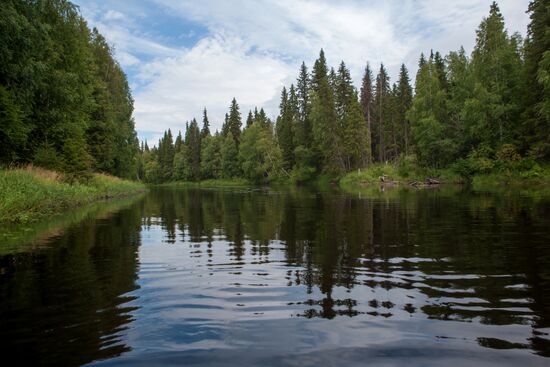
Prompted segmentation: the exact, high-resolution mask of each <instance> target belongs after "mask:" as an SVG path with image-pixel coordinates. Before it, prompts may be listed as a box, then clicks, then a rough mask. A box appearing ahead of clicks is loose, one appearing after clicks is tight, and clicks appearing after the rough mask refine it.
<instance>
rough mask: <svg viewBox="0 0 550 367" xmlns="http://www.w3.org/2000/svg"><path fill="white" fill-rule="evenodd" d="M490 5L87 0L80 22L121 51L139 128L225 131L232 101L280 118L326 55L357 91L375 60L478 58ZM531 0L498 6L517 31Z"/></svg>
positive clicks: (486, 1)
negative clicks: (206, 118) (281, 102)
mask: <svg viewBox="0 0 550 367" xmlns="http://www.w3.org/2000/svg"><path fill="white" fill-rule="evenodd" d="M491 2H492V0H462V1H460V2H452V3H451V2H442V1H439V0H405V1H382V0H372V1H353V0H350V1H327V0H325V1H308V0H279V1H267V0H257V1H252V0H232V1H223V0H203V1H200V2H197V1H190V0H146V1H137V0H135V1H124V2H120V1H115V0H106V1H99V0H80V1H78V0H77V1H76V3H77V4H78V5H79V6H80V8H81V11H82V14H83V15H84V17H85V18H86V19H87V21H88V22H89V23H90V25H91V26H95V27H97V28H98V29H99V30H100V32H101V33H103V34H104V35H105V36H106V38H107V40H108V41H109V42H110V43H111V44H113V45H114V46H115V52H116V56H117V59H118V60H119V62H120V63H121V65H122V66H123V68H124V69H125V71H126V72H127V74H128V78H129V81H130V85H131V87H132V90H133V95H134V98H135V113H134V116H135V120H136V129H137V130H138V134H139V135H140V137H141V138H144V139H148V140H150V141H153V142H154V141H155V140H156V139H157V138H158V137H159V136H160V135H161V134H162V132H163V131H164V130H166V129H168V128H172V129H173V130H178V129H183V127H184V126H185V122H186V121H188V120H190V119H192V118H193V117H197V118H198V117H200V116H201V113H202V109H203V108H204V107H206V108H207V109H208V111H209V115H210V120H211V124H212V127H213V128H214V129H219V128H220V127H221V124H222V122H223V117H224V114H225V112H227V109H228V106H229V103H230V101H231V99H232V98H233V97H235V98H237V101H238V102H239V104H240V106H241V112H242V113H243V115H244V114H246V113H247V112H248V110H249V109H252V108H254V106H258V107H265V109H266V112H267V113H268V115H269V116H271V117H275V116H276V115H277V108H278V99H279V93H280V90H281V89H282V87H283V86H284V85H288V84H290V83H292V82H294V80H295V78H296V77H297V73H298V68H299V65H300V64H301V62H302V61H305V62H306V64H307V65H308V66H311V65H312V64H313V61H314V60H315V59H316V58H317V56H318V53H319V50H320V49H321V48H324V50H325V53H326V55H327V59H328V61H329V63H330V64H331V65H334V66H337V65H338V63H339V62H340V61H341V60H344V61H345V62H346V64H347V65H348V67H349V68H350V69H351V72H352V77H353V78H354V80H355V82H356V83H359V81H360V78H361V76H362V72H363V70H364V67H365V65H366V63H367V61H369V62H370V63H371V65H372V66H373V68H374V69H377V68H378V67H379V65H380V63H382V62H383V63H384V64H385V65H386V67H387V68H388V69H389V71H390V75H391V76H396V75H397V71H398V69H399V66H400V64H401V63H402V62H404V63H405V64H406V65H407V67H408V68H409V70H410V72H411V75H414V72H415V71H416V63H417V60H418V57H419V55H420V53H421V52H424V53H429V52H430V49H434V50H438V51H440V52H442V53H447V52H448V51H450V50H456V49H458V48H459V47H460V46H464V47H465V48H466V50H467V51H468V52H469V51H471V49H472V47H473V44H474V42H475V29H476V28H477V26H478V24H479V23H480V22H481V20H482V18H483V17H484V16H486V14H487V13H488V10H489V6H490V4H491ZM528 2H529V1H528V0H502V1H498V3H499V6H500V8H501V11H502V13H503V15H504V17H505V19H506V24H507V27H508V31H509V32H510V33H513V32H520V33H521V34H522V35H524V34H525V32H526V26H527V23H528V21H529V19H528V16H527V15H526V14H525V11H526V9H527V5H528Z"/></svg>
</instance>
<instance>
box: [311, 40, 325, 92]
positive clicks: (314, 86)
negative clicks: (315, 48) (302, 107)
mask: <svg viewBox="0 0 550 367" xmlns="http://www.w3.org/2000/svg"><path fill="white" fill-rule="evenodd" d="M327 76H328V67H327V60H326V59H325V52H324V51H323V49H321V51H320V52H319V58H318V59H317V60H316V61H315V64H314V65H313V74H312V75H311V90H312V91H315V92H317V91H318V90H319V87H320V85H321V82H322V81H323V80H325V79H326V78H327Z"/></svg>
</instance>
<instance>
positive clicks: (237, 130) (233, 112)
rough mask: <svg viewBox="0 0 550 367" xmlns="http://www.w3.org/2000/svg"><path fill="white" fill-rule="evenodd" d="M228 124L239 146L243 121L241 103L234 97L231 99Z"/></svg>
mask: <svg viewBox="0 0 550 367" xmlns="http://www.w3.org/2000/svg"><path fill="white" fill-rule="evenodd" d="M227 125H228V127H227V128H228V131H229V132H230V133H231V136H232V137H233V140H234V141H235V144H236V145H237V148H238V147H239V142H240V139H241V126H242V121H241V113H240V111H239V105H238V104H237V100H236V99H235V98H233V100H232V101H231V106H230V108H229V116H228V119H227Z"/></svg>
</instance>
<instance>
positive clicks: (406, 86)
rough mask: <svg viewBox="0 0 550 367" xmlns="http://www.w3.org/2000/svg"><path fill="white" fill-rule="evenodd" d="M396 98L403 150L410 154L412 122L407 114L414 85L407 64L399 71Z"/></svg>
mask: <svg viewBox="0 0 550 367" xmlns="http://www.w3.org/2000/svg"><path fill="white" fill-rule="evenodd" d="M396 99H397V120H398V124H399V130H400V132H401V135H402V137H401V139H400V141H401V143H400V146H402V149H403V152H404V153H405V154H409V145H410V124H409V121H408V119H407V116H406V114H407V111H408V110H409V108H410V107H411V103H412V87H411V83H410V79H409V72H408V70H407V67H406V66H405V64H401V69H400V71H399V81H398V84H397V92H396Z"/></svg>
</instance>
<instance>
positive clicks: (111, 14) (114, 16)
mask: <svg viewBox="0 0 550 367" xmlns="http://www.w3.org/2000/svg"><path fill="white" fill-rule="evenodd" d="M104 19H105V20H106V21H111V20H126V16H125V15H124V14H122V13H121V12H118V11H116V10H109V11H107V13H105V16H104Z"/></svg>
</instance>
